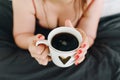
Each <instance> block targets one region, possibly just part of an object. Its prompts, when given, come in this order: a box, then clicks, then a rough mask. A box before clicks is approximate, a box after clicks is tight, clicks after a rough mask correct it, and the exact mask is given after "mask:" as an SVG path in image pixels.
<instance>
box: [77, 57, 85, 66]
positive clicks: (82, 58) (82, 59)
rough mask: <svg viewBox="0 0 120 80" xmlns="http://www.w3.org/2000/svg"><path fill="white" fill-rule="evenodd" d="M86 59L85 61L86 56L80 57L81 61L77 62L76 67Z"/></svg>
mask: <svg viewBox="0 0 120 80" xmlns="http://www.w3.org/2000/svg"><path fill="white" fill-rule="evenodd" d="M84 59H85V56H82V57H80V58H79V60H77V61H75V65H78V64H80V63H81V62H83V61H84Z"/></svg>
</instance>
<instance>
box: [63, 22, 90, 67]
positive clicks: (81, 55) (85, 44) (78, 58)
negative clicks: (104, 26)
mask: <svg viewBox="0 0 120 80" xmlns="http://www.w3.org/2000/svg"><path fill="white" fill-rule="evenodd" d="M65 26H68V27H73V25H72V23H71V21H70V20H66V21H65ZM76 30H78V31H79V32H80V33H81V35H82V39H83V41H82V43H81V46H80V47H79V49H77V50H76V54H75V55H74V58H75V65H78V64H79V63H81V62H82V61H83V60H84V59H85V55H86V53H87V50H88V48H89V41H88V37H87V35H86V33H85V32H84V31H83V30H81V29H79V28H76Z"/></svg>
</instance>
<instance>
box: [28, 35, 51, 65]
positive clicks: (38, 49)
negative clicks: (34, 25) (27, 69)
mask: <svg viewBox="0 0 120 80" xmlns="http://www.w3.org/2000/svg"><path fill="white" fill-rule="evenodd" d="M44 39H45V37H44V36H43V35H42V34H37V35H35V36H34V37H33V39H32V42H31V43H30V44H29V48H28V50H29V52H30V54H31V56H32V57H33V58H35V59H36V60H37V62H38V63H39V64H41V65H47V64H48V62H49V61H51V57H50V56H48V53H49V48H48V46H46V45H44V44H40V45H39V46H36V42H37V41H38V40H44Z"/></svg>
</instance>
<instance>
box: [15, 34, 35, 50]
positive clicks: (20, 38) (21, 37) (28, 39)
mask: <svg viewBox="0 0 120 80" xmlns="http://www.w3.org/2000/svg"><path fill="white" fill-rule="evenodd" d="M33 37H34V35H33V34H32V33H22V34H18V35H16V36H14V40H15V43H16V44H17V46H19V47H20V48H22V49H28V47H29V44H30V43H32V41H33Z"/></svg>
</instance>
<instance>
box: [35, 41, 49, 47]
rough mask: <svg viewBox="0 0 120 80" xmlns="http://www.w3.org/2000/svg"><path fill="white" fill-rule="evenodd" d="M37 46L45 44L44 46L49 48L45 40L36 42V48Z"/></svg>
mask: <svg viewBox="0 0 120 80" xmlns="http://www.w3.org/2000/svg"><path fill="white" fill-rule="evenodd" d="M39 44H45V45H47V46H49V44H48V41H47V40H39V41H37V42H36V46H38V45H39Z"/></svg>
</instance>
